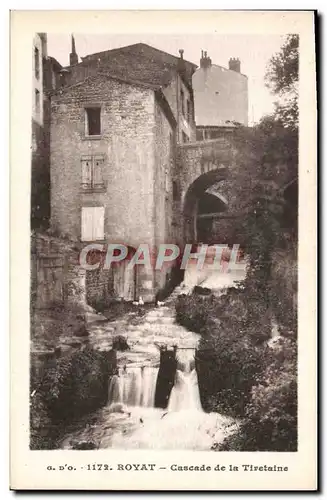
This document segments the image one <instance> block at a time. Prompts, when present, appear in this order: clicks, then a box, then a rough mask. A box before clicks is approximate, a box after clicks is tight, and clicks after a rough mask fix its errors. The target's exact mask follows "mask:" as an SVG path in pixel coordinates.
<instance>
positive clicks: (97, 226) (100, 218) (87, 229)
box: [81, 207, 104, 241]
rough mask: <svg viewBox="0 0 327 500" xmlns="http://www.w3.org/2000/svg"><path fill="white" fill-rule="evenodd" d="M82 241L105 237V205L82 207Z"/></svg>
mask: <svg viewBox="0 0 327 500" xmlns="http://www.w3.org/2000/svg"><path fill="white" fill-rule="evenodd" d="M81 226H82V227H81V239H82V241H96V240H103V239H104V207H82V221H81Z"/></svg>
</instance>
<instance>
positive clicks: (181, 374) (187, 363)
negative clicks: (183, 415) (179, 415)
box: [168, 349, 202, 411]
mask: <svg viewBox="0 0 327 500" xmlns="http://www.w3.org/2000/svg"><path fill="white" fill-rule="evenodd" d="M181 410H198V411H201V410H202V407H201V402H200V394H199V386H198V376H197V373H196V370H195V367H194V350H193V349H186V350H184V351H179V352H178V355H177V371H176V377H175V384H174V387H173V389H172V391H171V394H170V398H169V403H168V411H181Z"/></svg>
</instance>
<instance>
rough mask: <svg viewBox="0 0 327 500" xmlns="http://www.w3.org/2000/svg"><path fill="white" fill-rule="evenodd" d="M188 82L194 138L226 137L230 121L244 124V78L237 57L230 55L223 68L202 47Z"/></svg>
mask: <svg viewBox="0 0 327 500" xmlns="http://www.w3.org/2000/svg"><path fill="white" fill-rule="evenodd" d="M192 85H193V92H194V101H195V122H196V131H197V140H205V139H216V138H218V137H222V136H224V137H228V135H229V134H230V133H232V131H233V127H234V126H235V125H234V124H233V122H237V123H240V124H242V125H246V126H247V125H248V78H247V76H245V75H243V74H242V73H241V62H240V61H239V59H235V58H231V59H230V60H229V67H228V69H227V68H223V67H222V66H219V65H217V64H212V61H211V58H210V57H209V56H208V55H207V52H204V51H202V54H201V59H200V67H199V68H198V69H197V70H196V71H195V72H194V74H193V76H192Z"/></svg>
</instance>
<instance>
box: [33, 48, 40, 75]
mask: <svg viewBox="0 0 327 500" xmlns="http://www.w3.org/2000/svg"><path fill="white" fill-rule="evenodd" d="M34 74H35V78H37V79H39V76H40V51H39V49H38V48H37V47H35V48H34Z"/></svg>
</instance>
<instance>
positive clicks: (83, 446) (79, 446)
mask: <svg viewBox="0 0 327 500" xmlns="http://www.w3.org/2000/svg"><path fill="white" fill-rule="evenodd" d="M96 449H97V445H96V444H95V443H93V442H92V441H81V442H80V443H74V444H73V445H72V450H96Z"/></svg>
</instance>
